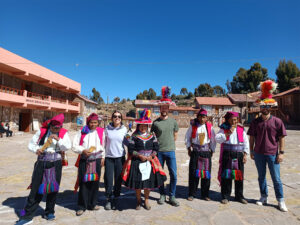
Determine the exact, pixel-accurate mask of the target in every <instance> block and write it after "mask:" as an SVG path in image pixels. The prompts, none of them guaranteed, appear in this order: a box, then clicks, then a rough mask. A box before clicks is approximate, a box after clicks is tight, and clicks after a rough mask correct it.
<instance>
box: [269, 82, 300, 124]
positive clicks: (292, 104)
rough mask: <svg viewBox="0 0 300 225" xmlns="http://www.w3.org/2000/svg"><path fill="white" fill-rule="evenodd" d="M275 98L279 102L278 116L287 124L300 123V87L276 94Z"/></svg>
mask: <svg viewBox="0 0 300 225" xmlns="http://www.w3.org/2000/svg"><path fill="white" fill-rule="evenodd" d="M274 99H276V101H277V102H278V110H277V112H276V116H278V117H280V118H281V119H282V120H283V121H284V122H285V123H286V124H292V125H300V116H299V115H300V113H299V112H300V87H295V88H292V89H290V90H287V91H284V92H281V93H279V94H277V95H274Z"/></svg>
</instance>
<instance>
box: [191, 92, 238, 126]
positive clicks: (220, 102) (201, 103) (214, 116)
mask: <svg viewBox="0 0 300 225" xmlns="http://www.w3.org/2000/svg"><path fill="white" fill-rule="evenodd" d="M195 105H196V108H197V109H200V108H203V109H205V110H206V111H207V116H208V117H209V119H210V121H211V122H212V123H213V125H214V126H219V125H220V124H221V123H222V121H223V117H224V116H225V114H226V112H228V111H233V107H234V106H235V104H233V103H232V102H231V101H230V100H229V98H227V97H196V98H195Z"/></svg>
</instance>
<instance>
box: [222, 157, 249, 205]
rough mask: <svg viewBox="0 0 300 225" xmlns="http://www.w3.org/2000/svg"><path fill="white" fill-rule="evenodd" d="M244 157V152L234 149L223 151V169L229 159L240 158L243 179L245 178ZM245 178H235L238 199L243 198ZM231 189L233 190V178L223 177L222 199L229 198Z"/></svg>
mask: <svg viewBox="0 0 300 225" xmlns="http://www.w3.org/2000/svg"><path fill="white" fill-rule="evenodd" d="M243 157H244V153H243V152H233V151H224V152H223V161H222V171H224V170H225V169H226V163H227V162H228V160H231V159H234V158H237V159H238V165H239V170H241V171H242V173H243V180H244V163H243ZM243 180H235V181H234V184H235V198H236V199H238V200H239V199H243V198H244V195H243V184H244V181H243ZM231 190H232V179H225V178H222V179H221V194H222V199H228V200H229V197H230V195H231Z"/></svg>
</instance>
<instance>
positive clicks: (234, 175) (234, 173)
mask: <svg viewBox="0 0 300 225" xmlns="http://www.w3.org/2000/svg"><path fill="white" fill-rule="evenodd" d="M235 171H236V170H232V171H231V178H232V179H233V180H236V172H235Z"/></svg>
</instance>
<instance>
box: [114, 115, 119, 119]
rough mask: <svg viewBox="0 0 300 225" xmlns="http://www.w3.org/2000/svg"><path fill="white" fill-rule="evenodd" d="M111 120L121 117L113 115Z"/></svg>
mask: <svg viewBox="0 0 300 225" xmlns="http://www.w3.org/2000/svg"><path fill="white" fill-rule="evenodd" d="M113 118H114V119H116V118H119V119H121V116H116V115H113Z"/></svg>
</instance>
